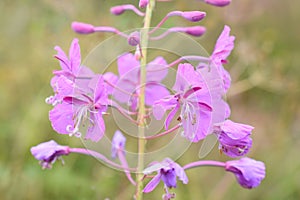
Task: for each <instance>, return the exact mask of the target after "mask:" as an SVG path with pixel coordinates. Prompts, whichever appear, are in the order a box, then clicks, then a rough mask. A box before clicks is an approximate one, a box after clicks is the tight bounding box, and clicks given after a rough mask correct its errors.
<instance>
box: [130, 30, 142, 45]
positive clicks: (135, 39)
mask: <svg viewBox="0 0 300 200" xmlns="http://www.w3.org/2000/svg"><path fill="white" fill-rule="evenodd" d="M127 41H128V44H129V45H131V46H137V45H138V44H140V32H138V31H134V32H132V33H131V34H130V35H129V36H128V40H127Z"/></svg>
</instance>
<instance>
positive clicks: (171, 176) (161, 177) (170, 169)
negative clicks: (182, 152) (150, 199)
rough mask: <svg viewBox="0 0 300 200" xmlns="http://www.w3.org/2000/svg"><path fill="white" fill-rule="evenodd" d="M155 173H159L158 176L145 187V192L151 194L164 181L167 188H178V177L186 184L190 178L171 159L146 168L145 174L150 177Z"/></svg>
mask: <svg viewBox="0 0 300 200" xmlns="http://www.w3.org/2000/svg"><path fill="white" fill-rule="evenodd" d="M155 171H156V172H157V175H155V176H154V177H153V179H152V180H151V181H150V182H149V183H148V184H147V185H146V186H145V188H144V190H143V192H145V193H148V192H151V191H152V190H154V188H155V187H156V186H157V185H158V184H159V182H160V181H163V183H164V184H165V186H166V187H168V188H176V187H177V177H178V179H179V180H181V181H182V182H183V183H184V184H187V183H188V178H187V176H186V174H185V171H184V169H183V168H182V167H181V166H180V165H179V164H177V163H175V162H174V161H173V160H171V159H170V158H165V159H164V160H163V161H162V162H160V163H155V164H153V165H151V166H150V167H148V168H146V169H145V170H144V171H143V173H144V174H145V175H148V174H151V173H153V172H155Z"/></svg>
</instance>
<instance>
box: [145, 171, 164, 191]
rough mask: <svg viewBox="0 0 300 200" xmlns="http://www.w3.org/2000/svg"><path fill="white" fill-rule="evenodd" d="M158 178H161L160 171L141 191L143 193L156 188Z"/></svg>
mask: <svg viewBox="0 0 300 200" xmlns="http://www.w3.org/2000/svg"><path fill="white" fill-rule="evenodd" d="M160 178H161V174H160V173H158V174H157V175H155V176H154V177H153V178H152V180H151V181H150V182H149V183H148V184H147V185H146V186H145V188H144V190H143V192H144V193H149V192H151V191H152V190H154V188H156V186H157V185H158V184H159V182H160Z"/></svg>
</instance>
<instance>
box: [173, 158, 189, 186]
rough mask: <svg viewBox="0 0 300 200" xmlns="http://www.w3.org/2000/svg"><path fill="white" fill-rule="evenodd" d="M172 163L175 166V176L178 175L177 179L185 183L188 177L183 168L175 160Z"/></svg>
mask: <svg viewBox="0 0 300 200" xmlns="http://www.w3.org/2000/svg"><path fill="white" fill-rule="evenodd" d="M173 165H174V168H175V173H176V176H178V178H179V180H181V181H182V183H184V184H187V183H188V182H189V179H188V177H187V175H186V173H185V171H184V169H183V168H182V167H181V166H180V165H178V164H177V163H175V162H174V163H173Z"/></svg>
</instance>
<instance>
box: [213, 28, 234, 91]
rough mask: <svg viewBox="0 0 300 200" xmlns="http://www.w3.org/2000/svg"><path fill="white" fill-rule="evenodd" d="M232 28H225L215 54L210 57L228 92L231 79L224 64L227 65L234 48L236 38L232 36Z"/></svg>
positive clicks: (217, 43) (214, 51)
mask: <svg viewBox="0 0 300 200" xmlns="http://www.w3.org/2000/svg"><path fill="white" fill-rule="evenodd" d="M229 34H230V27H229V26H225V27H224V29H223V31H222V33H221V35H220V36H219V38H218V40H217V42H216V45H215V48H214V50H213V53H212V54H211V56H210V59H211V63H212V64H213V65H215V66H216V67H217V69H218V70H219V73H220V75H221V76H222V78H223V81H224V89H225V90H226V91H227V90H228V88H229V87H230V84H231V77H230V74H229V73H228V71H227V70H225V69H224V67H223V64H225V63H227V60H226V59H227V57H228V56H229V55H230V53H231V51H232V49H233V48H234V40H235V37H234V36H230V35H229Z"/></svg>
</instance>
